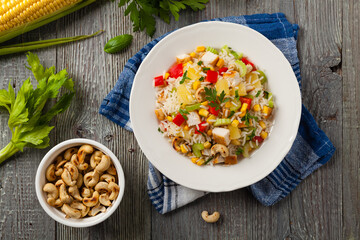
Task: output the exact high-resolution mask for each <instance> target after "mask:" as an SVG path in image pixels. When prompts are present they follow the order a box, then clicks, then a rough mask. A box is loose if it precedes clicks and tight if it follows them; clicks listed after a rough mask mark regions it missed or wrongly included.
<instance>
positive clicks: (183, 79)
mask: <svg viewBox="0 0 360 240" xmlns="http://www.w3.org/2000/svg"><path fill="white" fill-rule="evenodd" d="M186 75H187V70H186V71H185V72H184V75H183V77H182V79H181V81H180V84H183V83H184V82H185V80H186V79H188V80H191V79H190V78H189V77H188V76H186Z"/></svg>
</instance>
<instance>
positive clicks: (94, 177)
mask: <svg viewBox="0 0 360 240" xmlns="http://www.w3.org/2000/svg"><path fill="white" fill-rule="evenodd" d="M99 177H100V176H99V172H97V171H92V172H88V173H87V174H85V176H84V184H85V186H86V187H88V188H91V187H94V186H95V185H96V184H97V183H98V182H99Z"/></svg>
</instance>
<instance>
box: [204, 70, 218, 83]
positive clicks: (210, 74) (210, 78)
mask: <svg viewBox="0 0 360 240" xmlns="http://www.w3.org/2000/svg"><path fill="white" fill-rule="evenodd" d="M217 79H218V72H216V71H211V70H208V71H207V73H206V81H207V82H211V83H216V82H217Z"/></svg>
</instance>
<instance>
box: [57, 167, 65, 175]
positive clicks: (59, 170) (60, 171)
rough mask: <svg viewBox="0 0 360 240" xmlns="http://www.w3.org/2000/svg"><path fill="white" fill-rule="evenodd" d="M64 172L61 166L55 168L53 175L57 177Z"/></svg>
mask: <svg viewBox="0 0 360 240" xmlns="http://www.w3.org/2000/svg"><path fill="white" fill-rule="evenodd" d="M63 172H64V169H63V168H59V169H58V170H56V172H55V175H56V176H57V177H59V176H61V174H62V173H63Z"/></svg>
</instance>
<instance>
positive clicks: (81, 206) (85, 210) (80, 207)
mask: <svg viewBox="0 0 360 240" xmlns="http://www.w3.org/2000/svg"><path fill="white" fill-rule="evenodd" d="M70 207H72V208H75V209H77V210H80V212H81V217H85V216H86V215H87V214H88V212H89V210H90V208H89V207H87V206H85V205H84V204H82V203H81V202H78V201H73V202H72V203H71V204H70Z"/></svg>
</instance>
